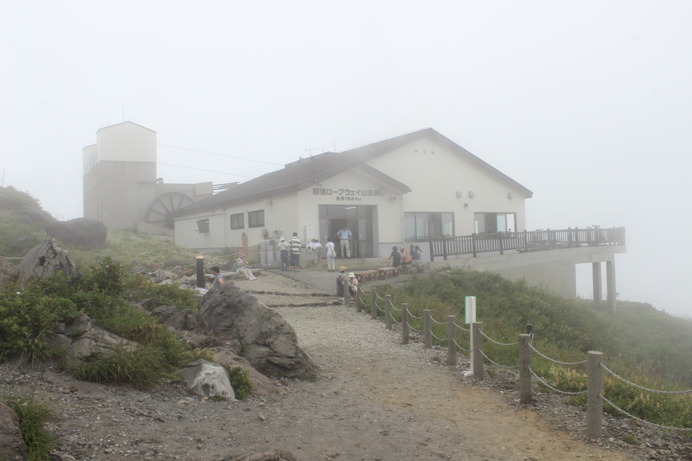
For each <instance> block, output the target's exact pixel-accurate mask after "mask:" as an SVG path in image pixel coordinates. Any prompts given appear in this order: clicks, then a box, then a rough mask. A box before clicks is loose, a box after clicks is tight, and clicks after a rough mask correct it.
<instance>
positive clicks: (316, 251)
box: [305, 237, 322, 266]
mask: <svg viewBox="0 0 692 461" xmlns="http://www.w3.org/2000/svg"><path fill="white" fill-rule="evenodd" d="M305 248H307V249H308V250H309V251H310V252H311V253H312V262H314V263H315V265H316V266H317V265H319V264H320V261H322V244H321V243H320V241H319V240H318V239H317V237H313V238H312V240H310V241H309V242H308V243H307V244H306V245H305Z"/></svg>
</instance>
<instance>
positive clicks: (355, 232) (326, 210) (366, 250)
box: [319, 205, 376, 258]
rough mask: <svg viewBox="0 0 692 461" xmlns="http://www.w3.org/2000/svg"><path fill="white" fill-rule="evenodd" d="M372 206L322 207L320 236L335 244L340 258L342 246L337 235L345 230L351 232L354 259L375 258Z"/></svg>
mask: <svg viewBox="0 0 692 461" xmlns="http://www.w3.org/2000/svg"><path fill="white" fill-rule="evenodd" d="M375 209H376V208H375V207H374V206H372V205H360V206H357V205H320V206H319V212H320V235H323V236H326V237H327V238H328V239H330V240H332V241H333V242H334V246H335V248H336V253H337V256H338V257H341V258H343V257H344V256H345V255H342V254H341V245H340V243H341V242H340V241H339V237H338V235H337V233H338V232H339V230H341V229H343V228H347V229H348V230H350V231H351V240H350V242H349V247H350V250H351V257H352V258H371V257H373V256H374V254H373V248H374V247H375V245H374V237H373V235H374V233H373V213H374V211H373V210H375Z"/></svg>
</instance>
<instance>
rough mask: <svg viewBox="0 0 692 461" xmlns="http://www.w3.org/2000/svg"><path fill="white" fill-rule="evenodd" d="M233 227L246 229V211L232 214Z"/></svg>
mask: <svg viewBox="0 0 692 461" xmlns="http://www.w3.org/2000/svg"><path fill="white" fill-rule="evenodd" d="M231 229H245V213H236V214H232V215H231Z"/></svg>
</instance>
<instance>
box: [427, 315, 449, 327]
mask: <svg viewBox="0 0 692 461" xmlns="http://www.w3.org/2000/svg"><path fill="white" fill-rule="evenodd" d="M430 320H432V322H433V323H436V324H438V325H446V322H438V321H437V320H435V317H433V316H432V315H431V316H430Z"/></svg>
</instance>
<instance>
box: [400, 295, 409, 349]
mask: <svg viewBox="0 0 692 461" xmlns="http://www.w3.org/2000/svg"><path fill="white" fill-rule="evenodd" d="M408 330H409V327H408V303H402V304H401V344H408Z"/></svg>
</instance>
